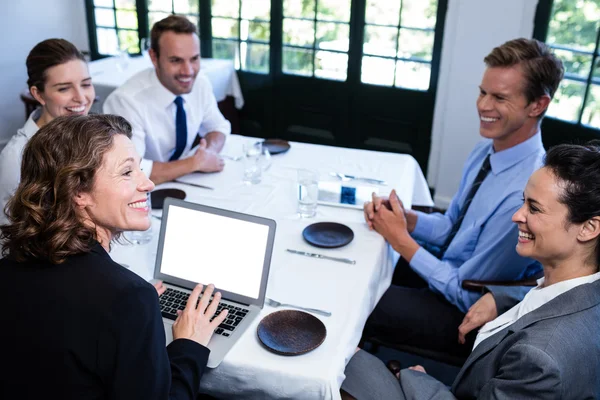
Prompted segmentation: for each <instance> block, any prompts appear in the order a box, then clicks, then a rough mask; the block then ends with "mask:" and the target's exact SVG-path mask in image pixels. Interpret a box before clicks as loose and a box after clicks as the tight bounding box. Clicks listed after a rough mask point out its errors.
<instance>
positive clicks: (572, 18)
mask: <svg viewBox="0 0 600 400" xmlns="http://www.w3.org/2000/svg"><path fill="white" fill-rule="evenodd" d="M551 15H552V16H551V18H550V24H549V26H548V39H547V40H546V42H547V43H549V44H560V45H565V46H568V47H573V48H577V49H585V50H590V51H593V50H594V47H595V43H596V32H597V29H598V20H599V19H600V4H598V2H597V1H590V0H579V1H573V0H555V1H554V3H553V6H552V14H551Z"/></svg>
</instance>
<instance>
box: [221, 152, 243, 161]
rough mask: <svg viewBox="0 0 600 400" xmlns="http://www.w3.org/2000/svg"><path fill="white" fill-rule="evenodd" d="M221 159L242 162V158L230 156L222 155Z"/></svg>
mask: <svg viewBox="0 0 600 400" xmlns="http://www.w3.org/2000/svg"><path fill="white" fill-rule="evenodd" d="M221 157H222V158H225V159H227V160H231V161H240V160H241V159H242V156H237V157H233V156H228V155H227V154H221Z"/></svg>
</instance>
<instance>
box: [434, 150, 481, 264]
mask: <svg viewBox="0 0 600 400" xmlns="http://www.w3.org/2000/svg"><path fill="white" fill-rule="evenodd" d="M490 169H491V165H490V155H489V154H488V155H487V157H486V158H485V160H483V164H482V165H481V169H480V170H479V173H478V174H477V176H476V177H475V180H474V181H473V185H472V186H471V190H470V191H469V194H468V195H467V198H466V199H465V204H463V206H462V209H461V210H460V214H458V218H457V219H456V221H455V222H454V225H452V230H450V234H449V235H448V238H447V239H446V243H444V245H443V246H442V247H441V248H440V259H441V258H442V257H443V256H444V253H445V252H446V250H448V247H449V246H450V243H451V242H452V239H454V236H456V234H457V233H458V230H459V229H460V225H461V224H462V222H463V219H465V215H467V211H468V210H469V206H470V205H471V202H472V201H473V197H475V193H477V190H478V189H479V186H481V184H482V183H483V180H484V179H485V177H486V176H487V174H488V172H490Z"/></svg>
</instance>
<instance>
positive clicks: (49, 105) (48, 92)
mask: <svg viewBox="0 0 600 400" xmlns="http://www.w3.org/2000/svg"><path fill="white" fill-rule="evenodd" d="M26 65H27V75H28V80H27V86H29V92H30V93H31V95H32V96H33V97H34V98H35V99H36V100H37V101H38V102H39V103H40V104H41V105H42V106H41V108H38V109H36V110H35V111H34V112H33V113H31V115H30V116H29V118H28V119H27V122H26V123H25V126H23V127H22V128H21V129H19V130H18V132H17V134H16V135H15V136H13V137H12V138H11V140H10V141H9V142H8V144H7V145H6V147H5V148H4V150H2V153H0V223H4V222H6V216H5V214H4V206H5V205H6V202H7V201H8V199H9V198H10V197H11V196H12V194H13V193H14V191H15V189H16V188H17V185H18V184H19V180H20V175H19V167H20V166H21V155H22V153H23V148H24V147H25V145H26V144H27V142H28V141H29V139H31V137H32V136H33V135H34V134H35V133H36V132H37V131H38V129H39V128H41V127H42V126H44V125H46V124H47V123H48V122H50V121H52V120H53V119H54V118H56V117H59V116H61V115H86V114H87V113H88V112H89V111H90V107H91V106H92V103H93V102H94V97H95V96H96V94H95V92H94V86H93V85H92V78H91V77H90V74H89V71H88V67H87V64H86V62H85V59H84V58H83V54H81V52H80V51H79V50H77V48H76V47H75V46H73V44H71V43H70V42H68V41H66V40H64V39H48V40H44V41H43V42H40V43H38V44H37V45H36V46H35V47H34V48H33V49H32V50H31V52H30V53H29V55H28V56H27V61H26Z"/></svg>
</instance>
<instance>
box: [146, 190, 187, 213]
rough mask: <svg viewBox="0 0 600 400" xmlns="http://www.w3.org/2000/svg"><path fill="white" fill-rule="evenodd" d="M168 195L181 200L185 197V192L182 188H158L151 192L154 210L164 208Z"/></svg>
mask: <svg viewBox="0 0 600 400" xmlns="http://www.w3.org/2000/svg"><path fill="white" fill-rule="evenodd" d="M167 197H173V198H176V199H179V200H183V199H185V192H184V191H183V190H180V189H158V190H155V191H154V192H151V193H150V202H152V209H153V210H162V208H163V204H164V203H165V199H166V198H167Z"/></svg>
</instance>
